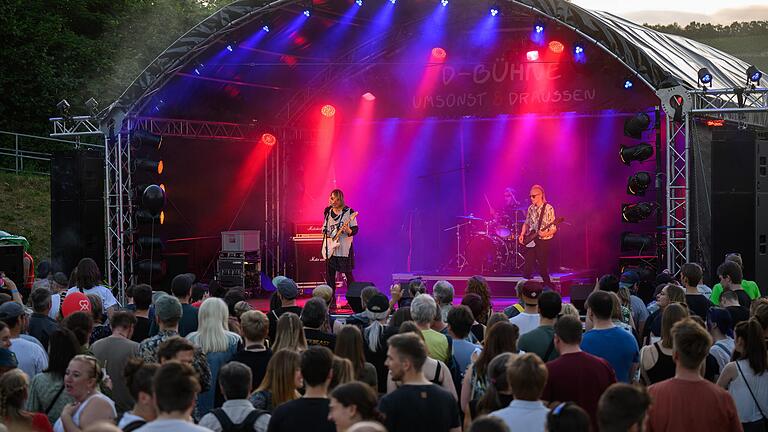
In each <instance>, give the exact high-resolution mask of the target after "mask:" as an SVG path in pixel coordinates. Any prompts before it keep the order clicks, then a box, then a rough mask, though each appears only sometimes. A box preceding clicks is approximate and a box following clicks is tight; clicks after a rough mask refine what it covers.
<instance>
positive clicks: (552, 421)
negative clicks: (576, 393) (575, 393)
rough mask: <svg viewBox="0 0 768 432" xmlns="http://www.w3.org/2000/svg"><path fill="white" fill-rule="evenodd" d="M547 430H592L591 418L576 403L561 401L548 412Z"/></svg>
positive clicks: (562, 431) (548, 431)
mask: <svg viewBox="0 0 768 432" xmlns="http://www.w3.org/2000/svg"><path fill="white" fill-rule="evenodd" d="M546 430H547V432H590V430H591V429H590V418H589V415H588V414H587V412H586V411H584V410H583V409H581V407H579V406H578V405H576V404H573V403H570V402H560V403H559V404H558V405H557V406H555V407H554V408H552V410H551V411H549V414H547V428H546Z"/></svg>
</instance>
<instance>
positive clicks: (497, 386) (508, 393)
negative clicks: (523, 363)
mask: <svg viewBox="0 0 768 432" xmlns="http://www.w3.org/2000/svg"><path fill="white" fill-rule="evenodd" d="M515 356H516V355H515V354H512V353H508V352H505V353H501V354H499V355H497V356H496V357H494V358H493V360H491V362H490V363H489V364H488V373H487V374H486V380H487V382H488V383H489V385H488V387H486V389H485V394H484V395H483V397H482V398H480V400H472V401H470V402H469V413H468V415H466V416H465V419H464V423H465V424H466V423H468V422H469V421H472V420H473V419H475V418H478V417H479V416H482V415H485V414H490V413H492V412H493V411H498V410H500V409H502V408H506V407H508V406H509V404H510V403H511V402H512V401H513V400H514V399H515V396H514V395H513V394H512V387H510V385H509V381H507V367H508V366H509V363H511V362H512V360H513V359H514V358H515Z"/></svg>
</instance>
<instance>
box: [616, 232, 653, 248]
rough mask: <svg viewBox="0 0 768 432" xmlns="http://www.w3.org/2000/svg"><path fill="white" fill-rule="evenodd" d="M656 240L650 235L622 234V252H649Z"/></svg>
mask: <svg viewBox="0 0 768 432" xmlns="http://www.w3.org/2000/svg"><path fill="white" fill-rule="evenodd" d="M654 243H655V240H654V238H653V235H650V234H637V233H631V232H623V233H621V250H622V252H626V251H633V250H641V251H642V250H649V249H651V248H653V244H654Z"/></svg>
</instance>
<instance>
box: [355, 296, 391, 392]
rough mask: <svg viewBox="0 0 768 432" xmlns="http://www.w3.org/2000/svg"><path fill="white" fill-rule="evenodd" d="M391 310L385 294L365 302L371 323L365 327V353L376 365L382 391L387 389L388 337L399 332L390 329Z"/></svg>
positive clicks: (367, 315)
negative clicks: (388, 322) (388, 323)
mask: <svg viewBox="0 0 768 432" xmlns="http://www.w3.org/2000/svg"><path fill="white" fill-rule="evenodd" d="M389 310H390V309H389V299H387V297H386V296H385V295H384V294H381V293H378V294H374V295H373V297H371V298H370V299H369V300H368V301H367V302H365V315H366V317H367V319H368V321H369V322H370V324H368V326H366V327H365V328H364V329H363V353H364V354H365V361H367V362H368V363H371V364H372V365H374V366H375V367H376V376H377V379H378V386H379V392H380V393H386V391H387V368H386V366H384V362H385V361H386V360H387V339H388V338H389V336H392V335H393V334H395V333H397V329H394V330H395V331H394V333H392V332H391V330H388V329H389V327H387V318H388V317H389Z"/></svg>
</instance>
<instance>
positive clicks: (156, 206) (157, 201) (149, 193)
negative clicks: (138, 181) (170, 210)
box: [141, 184, 165, 216]
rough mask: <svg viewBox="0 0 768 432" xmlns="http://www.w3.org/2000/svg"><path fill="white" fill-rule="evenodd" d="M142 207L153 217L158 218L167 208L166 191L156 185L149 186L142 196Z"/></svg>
mask: <svg viewBox="0 0 768 432" xmlns="http://www.w3.org/2000/svg"><path fill="white" fill-rule="evenodd" d="M141 206H142V208H143V209H144V210H147V211H148V212H149V213H150V214H151V215H152V216H158V215H159V214H160V210H162V209H163V207H164V206H165V191H164V190H162V189H160V186H158V185H156V184H153V185H149V186H147V188H146V189H144V193H143V194H142V195H141Z"/></svg>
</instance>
